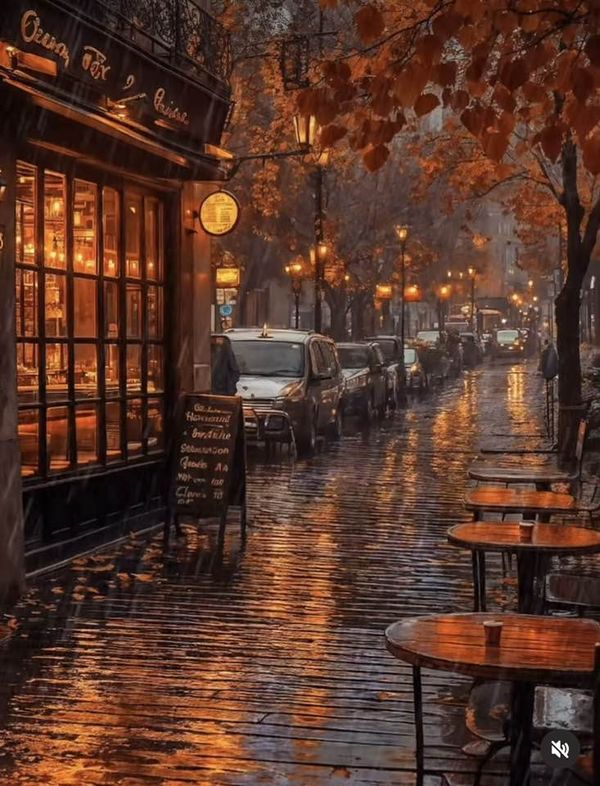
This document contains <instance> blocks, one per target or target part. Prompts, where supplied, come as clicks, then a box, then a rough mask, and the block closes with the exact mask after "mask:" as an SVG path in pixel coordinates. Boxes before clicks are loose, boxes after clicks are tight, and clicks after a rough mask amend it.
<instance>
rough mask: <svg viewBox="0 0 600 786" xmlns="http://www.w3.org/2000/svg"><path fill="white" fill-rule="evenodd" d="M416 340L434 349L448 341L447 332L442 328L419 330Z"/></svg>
mask: <svg viewBox="0 0 600 786" xmlns="http://www.w3.org/2000/svg"><path fill="white" fill-rule="evenodd" d="M415 341H416V342H417V343H418V344H422V345H423V346H426V347H431V348H432V349H433V348H435V347H441V346H443V345H444V344H445V343H446V334H445V333H444V332H443V331H441V330H419V332H418V333H417V337H416V339H415Z"/></svg>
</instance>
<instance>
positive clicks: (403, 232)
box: [396, 226, 408, 357]
mask: <svg viewBox="0 0 600 786" xmlns="http://www.w3.org/2000/svg"><path fill="white" fill-rule="evenodd" d="M396 234H397V235H398V240H399V241H400V291H401V293H402V300H401V305H400V348H401V351H402V357H404V341H405V332H404V331H405V324H404V322H405V310H406V303H405V301H406V291H405V290H406V241H407V240H408V227H407V226H397V227H396Z"/></svg>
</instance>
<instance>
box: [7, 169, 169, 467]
mask: <svg viewBox="0 0 600 786" xmlns="http://www.w3.org/2000/svg"><path fill="white" fill-rule="evenodd" d="M16 219H17V222H16V254H17V258H16V328H17V364H18V369H17V373H18V392H19V437H20V442H21V454H22V469H23V474H24V475H25V476H40V477H45V476H47V475H52V474H55V473H60V472H65V471H73V470H77V469H81V468H85V467H89V466H94V465H105V464H109V463H111V462H119V461H121V462H122V461H126V460H128V459H132V458H136V457H140V456H144V455H148V454H152V453H158V452H160V451H162V450H163V447H164V430H163V422H164V411H165V406H164V392H165V371H164V362H165V355H164V313H163V309H164V302H165V299H164V257H163V254H164V238H163V221H164V217H163V205H162V203H161V202H160V200H158V199H156V198H154V197H152V196H150V195H147V194H144V193H140V192H137V191H135V192H134V191H131V192H130V191H127V190H125V191H120V190H119V191H118V190H116V189H113V188H109V187H101V186H99V185H97V184H96V183H92V182H88V181H86V180H83V179H77V178H68V177H66V176H65V175H64V174H61V173H59V172H53V171H50V170H42V169H40V168H36V167H33V166H31V165H29V164H27V163H24V162H19V164H18V169H17V202H16Z"/></svg>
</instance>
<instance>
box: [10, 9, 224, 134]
mask: <svg viewBox="0 0 600 786" xmlns="http://www.w3.org/2000/svg"><path fill="white" fill-rule="evenodd" d="M95 1H96V0H94V2H95ZM1 5H2V13H1V14H0V48H2V47H3V48H4V50H6V48H7V47H8V48H9V50H10V51H11V52H13V55H12V57H13V59H14V62H15V64H16V66H23V65H24V67H25V69H26V70H27V69H33V70H34V72H35V74H36V78H38V79H39V80H40V81H42V82H45V83H46V84H47V85H48V86H51V87H52V88H57V89H60V90H61V91H62V92H63V93H65V92H66V93H67V94H68V95H69V96H70V97H71V99H72V103H73V104H78V103H82V104H85V105H87V106H88V107H89V106H92V107H95V108H97V109H100V110H103V111H104V112H108V114H109V115H110V116H112V117H113V118H114V119H115V120H116V121H117V122H119V121H124V122H133V123H137V124H139V125H142V126H144V127H146V128H149V129H151V130H152V132H153V133H154V134H156V135H158V136H162V137H165V138H166V139H167V140H169V141H172V140H173V139H177V140H178V141H179V142H185V143H186V144H189V143H190V142H191V141H194V142H198V141H200V142H203V143H209V144H219V141H220V133H221V129H222V125H223V123H224V121H225V117H226V114H227V111H228V106H229V102H228V99H227V96H220V95H218V94H217V93H216V92H215V91H214V90H211V89H209V87H205V86H204V85H203V84H201V83H200V81H199V80H198V79H190V78H189V77H188V76H186V75H185V74H183V73H178V72H176V71H175V70H174V69H172V68H170V67H169V66H168V64H166V63H165V64H163V63H160V62H157V61H156V58H150V57H148V56H147V55H146V53H145V52H143V51H141V49H140V48H139V47H136V46H135V45H134V44H132V43H131V42H129V41H126V40H124V39H123V38H120V37H119V36H118V35H115V34H114V33H112V32H111V31H110V30H108V29H106V30H103V29H102V27H101V26H100V25H97V24H94V23H93V21H92V20H91V19H89V18H88V16H87V14H86V13H85V9H80V8H79V7H80V5H83V2H82V3H77V4H75V3H73V4H71V5H72V6H78V9H77V10H76V9H75V8H73V9H72V10H70V11H67V10H62V9H60V8H58V7H57V6H56V5H55V4H54V3H53V2H50V1H49V0H34V2H32V1H31V0H2V3H1ZM107 5H108V4H107ZM106 19H107V24H109V20H110V19H112V15H111V13H109V11H108V10H107V11H106ZM132 25H133V22H132ZM25 56H27V57H28V59H27V58H26V57H25ZM32 58H36V59H37V62H38V63H39V65H38V66H35V62H34V60H33V59H32ZM44 61H46V63H48V64H49V65H52V64H54V68H52V69H48V68H46V69H44V68H42V64H43V63H44ZM34 66H35V67H34ZM206 78H207V79H208V78H209V77H206Z"/></svg>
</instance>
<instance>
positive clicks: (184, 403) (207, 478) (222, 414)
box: [167, 393, 246, 534]
mask: <svg viewBox="0 0 600 786" xmlns="http://www.w3.org/2000/svg"><path fill="white" fill-rule="evenodd" d="M178 410H179V413H178V415H177V416H176V418H175V420H176V424H175V430H176V440H175V450H174V455H173V457H172V478H171V494H170V508H171V510H170V513H169V515H168V516H167V531H168V529H169V525H170V521H171V520H172V519H174V520H175V523H176V526H178V522H179V518H180V517H181V516H187V517H189V518H192V519H196V520H197V519H208V518H219V519H220V520H221V529H222V531H223V532H224V528H225V523H226V520H227V510H228V507H229V506H230V505H235V506H239V507H240V508H241V512H240V524H241V529H242V534H244V532H245V528H246V445H245V439H244V415H243V411H242V400H241V399H240V398H238V397H237V396H215V395H209V394H199V393H190V394H186V395H184V396H182V398H181V399H180V402H179V405H178Z"/></svg>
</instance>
